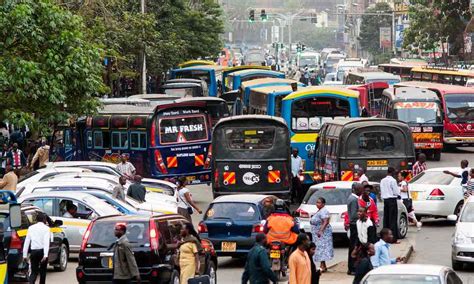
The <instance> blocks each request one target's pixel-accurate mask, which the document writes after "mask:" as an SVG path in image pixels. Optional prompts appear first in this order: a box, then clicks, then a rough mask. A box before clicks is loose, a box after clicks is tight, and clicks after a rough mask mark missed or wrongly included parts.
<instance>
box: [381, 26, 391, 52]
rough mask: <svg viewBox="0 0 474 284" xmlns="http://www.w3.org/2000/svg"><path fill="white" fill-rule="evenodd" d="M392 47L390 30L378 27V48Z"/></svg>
mask: <svg viewBox="0 0 474 284" xmlns="http://www.w3.org/2000/svg"><path fill="white" fill-rule="evenodd" d="M391 47H392V28H391V27H380V48H391Z"/></svg>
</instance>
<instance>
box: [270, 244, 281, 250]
mask: <svg viewBox="0 0 474 284" xmlns="http://www.w3.org/2000/svg"><path fill="white" fill-rule="evenodd" d="M272 249H274V250H278V249H280V246H279V245H272Z"/></svg>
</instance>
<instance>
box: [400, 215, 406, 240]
mask: <svg viewBox="0 0 474 284" xmlns="http://www.w3.org/2000/svg"><path fill="white" fill-rule="evenodd" d="M407 232H408V218H407V216H406V215H405V214H402V215H400V220H399V221H398V238H399V239H404V238H405V237H406V235H407Z"/></svg>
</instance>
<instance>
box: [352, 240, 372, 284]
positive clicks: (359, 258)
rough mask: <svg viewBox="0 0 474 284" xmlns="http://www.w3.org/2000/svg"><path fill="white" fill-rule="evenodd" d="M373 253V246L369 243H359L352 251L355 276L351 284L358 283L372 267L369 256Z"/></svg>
mask: <svg viewBox="0 0 474 284" xmlns="http://www.w3.org/2000/svg"><path fill="white" fill-rule="evenodd" d="M374 254H375V246H374V244H371V243H366V244H363V245H360V246H359V247H358V248H357V250H355V251H354V254H353V257H354V258H355V260H356V261H355V266H356V268H355V277H354V281H353V282H352V284H360V283H361V281H362V279H363V278H364V276H365V275H367V273H369V272H370V271H371V270H372V269H373V268H374V267H373V265H372V262H371V261H370V257H371V256H373V255H374Z"/></svg>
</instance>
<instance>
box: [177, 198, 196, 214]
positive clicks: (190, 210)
mask: <svg viewBox="0 0 474 284" xmlns="http://www.w3.org/2000/svg"><path fill="white" fill-rule="evenodd" d="M178 196H179V199H181V201H182V202H183V203H184V204H186V205H187V206H188V207H187V208H186V210H188V214H189V215H193V213H194V210H193V208H192V207H191V206H189V204H188V203H187V202H186V201H184V200H183V198H182V197H181V195H179V193H178Z"/></svg>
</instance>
